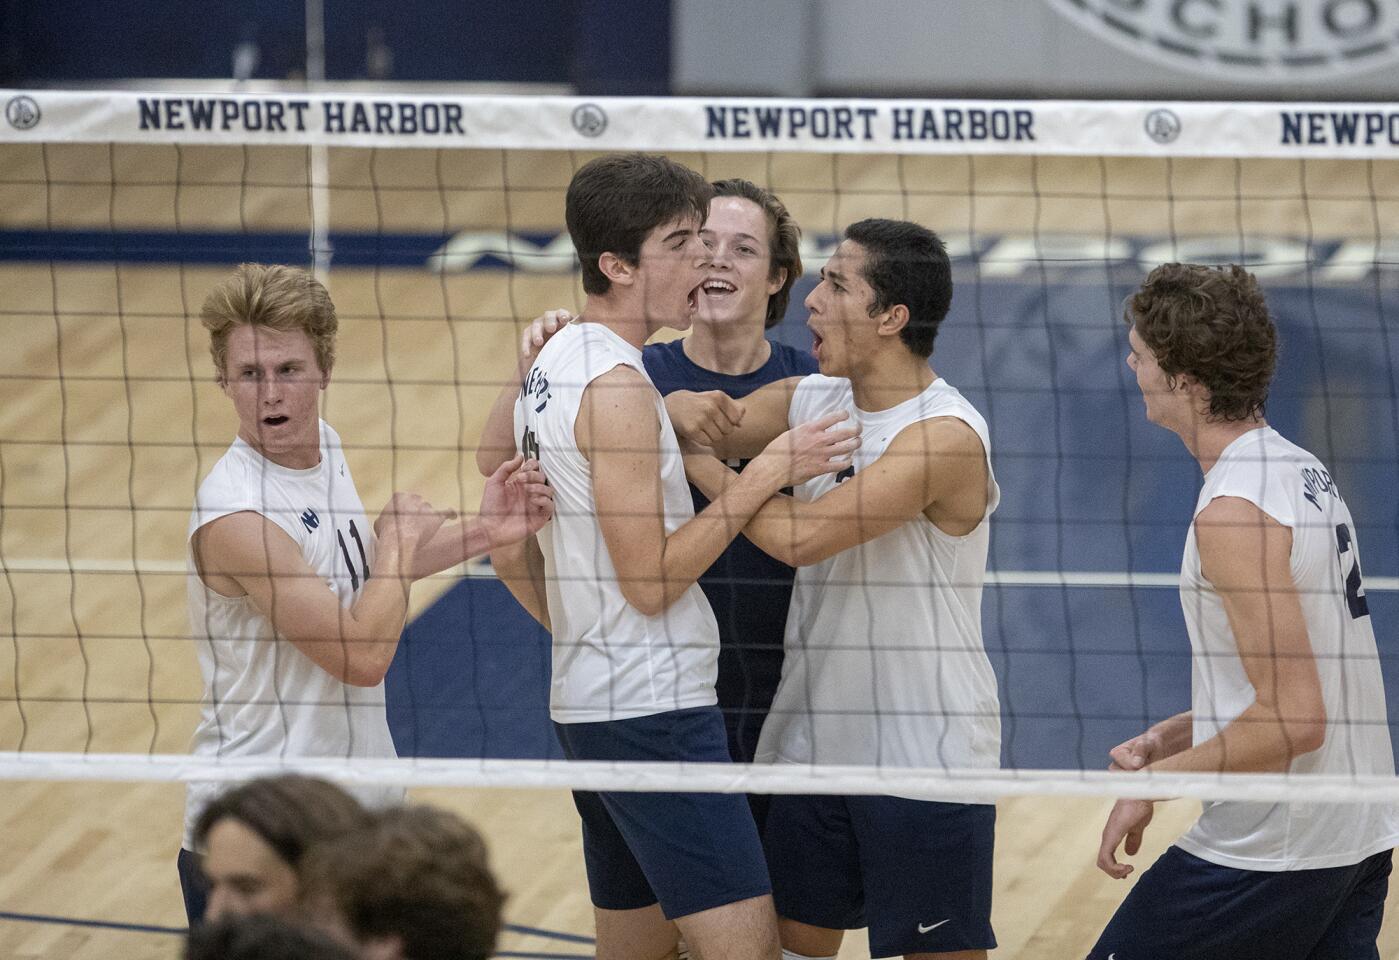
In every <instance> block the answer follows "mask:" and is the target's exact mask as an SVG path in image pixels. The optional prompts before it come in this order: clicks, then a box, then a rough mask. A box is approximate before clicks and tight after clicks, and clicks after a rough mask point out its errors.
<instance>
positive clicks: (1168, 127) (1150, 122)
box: [1144, 107, 1180, 143]
mask: <svg viewBox="0 0 1399 960" xmlns="http://www.w3.org/2000/svg"><path fill="white" fill-rule="evenodd" d="M1144 126H1145V127H1146V135H1147V136H1148V137H1150V138H1151V139H1153V140H1155V141H1156V142H1157V143H1171V142H1173V141H1174V140H1175V138H1176V137H1178V136H1180V117H1178V116H1176V115H1175V111H1173V110H1167V109H1165V108H1164V107H1162V108H1160V109H1157V110H1153V111H1151V112H1150V113H1148V114H1147V115H1146V123H1145V124H1144Z"/></svg>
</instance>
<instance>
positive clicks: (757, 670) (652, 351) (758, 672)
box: [641, 340, 816, 762]
mask: <svg viewBox="0 0 1399 960" xmlns="http://www.w3.org/2000/svg"><path fill="white" fill-rule="evenodd" d="M641 359H642V362H643V363H644V364H645V365H646V372H647V373H648V374H649V375H650V377H651V380H652V382H654V383H655V384H656V389H657V390H659V391H660V392H661V393H662V394H667V393H673V392H675V391H676V390H696V391H705V390H722V391H724V392H725V393H727V394H728V395H729V396H731V397H733V398H734V399H735V400H738V399H742V398H743V397H746V396H747V395H748V394H750V393H752V392H753V391H754V390H756V389H758V388H759V387H761V386H764V385H766V384H769V383H771V382H773V381H774V380H785V379H786V378H787V377H801V376H805V375H807V374H809V373H816V358H815V357H812V356H811V355H810V354H806V353H802V352H801V351H799V350H795V349H793V348H792V347H789V346H786V345H785V344H780V343H774V344H773V345H772V355H771V356H770V357H768V360H767V363H765V364H763V365H762V366H761V367H759V368H758V369H757V370H754V371H753V372H752V373H746V374H743V375H741V376H730V375H728V374H724V373H715V372H714V371H712V370H706V369H705V368H704V367H701V366H699V365H697V364H696V363H695V362H694V361H693V360H691V359H690V358H689V357H687V356H685V350H684V347H683V341H681V340H673V341H671V342H670V343H657V344H652V345H651V346H648V347H647V348H646V349H645V350H643V351H642V354H641ZM746 463H747V461H735V462H732V463H730V464H729V466H731V467H734V468H736V469H738V470H742V469H743V467H744V466H745V465H746ZM690 495H691V496H692V497H694V500H695V512H696V513H699V512H700V511H701V510H703V509H704V508H705V507H707V506H708V505H709V501H708V500H707V499H705V496H704V494H702V493H700V492H699V491H698V490H696V489H695V488H694V487H691V488H690ZM792 576H793V571H792V568H791V567H789V566H787V565H786V564H784V563H779V562H777V561H776V560H774V559H773V558H772V557H769V556H768V555H767V554H766V553H763V552H762V551H761V550H759V549H758V548H757V547H755V546H753V544H752V542H751V541H749V540H748V538H747V537H744V536H742V535H739V537H738V538H737V539H735V540H734V542H733V543H732V544H730V545H729V547H728V549H727V550H725V551H724V552H723V553H722V554H720V555H719V559H718V560H715V561H714V566H712V567H710V568H709V569H708V570H707V571H705V573H704V575H703V576H702V577H700V581H699V582H700V588H701V589H703V590H704V595H705V596H706V597H708V598H709V605H710V606H711V607H713V608H714V619H715V620H717V621H718V622H719V679H718V683H717V693H718V695H719V707H720V709H722V710H723V711H724V721H725V723H726V724H727V726H728V732H729V750H730V752H731V753H732V754H733V758H734V759H735V760H737V761H741V762H751V761H752V759H753V754H754V752H755V750H756V749H757V745H758V733H759V731H761V730H762V726H763V718H764V717H765V716H767V712H768V708H769V707H770V706H771V705H772V697H773V694H774V693H775V692H776V691H777V682H778V680H780V679H781V676H782V634H783V629H784V627H785V626H786V623H787V605H788V604H789V603H790V602H791V599H792Z"/></svg>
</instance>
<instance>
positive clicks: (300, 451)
mask: <svg viewBox="0 0 1399 960" xmlns="http://www.w3.org/2000/svg"><path fill="white" fill-rule="evenodd" d="M238 439H240V440H242V441H243V442H244V443H246V444H247V445H248V446H249V447H251V448H252V449H253V451H254V452H255V453H257V454H258V456H260V457H262V458H263V459H264V460H267V461H269V462H270V463H275V464H276V465H277V466H279V467H286V468H287V469H288V470H310V469H311V468H312V467H314V466H316V465H318V464H319V463H320V462H321V441H320V432H319V431H317V432H316V433H315V434H314V435H312V436H311V437H310V438H309V439H308V440H307V441H306V442H305V443H297V444H289V445H287V446H285V447H280V448H278V449H276V450H268V449H267V448H265V447H264V446H263V445H262V444H261V443H260V442H259V441H258V439H257V438H256V437H250V436H248V435H247V434H246V433H245V432H244V431H242V430H239V431H238Z"/></svg>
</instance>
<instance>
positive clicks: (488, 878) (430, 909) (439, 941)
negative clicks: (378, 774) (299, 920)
mask: <svg viewBox="0 0 1399 960" xmlns="http://www.w3.org/2000/svg"><path fill="white" fill-rule="evenodd" d="M304 876H305V893H304V896H303V911H304V914H305V915H306V917H307V918H308V920H309V922H312V923H314V924H316V925H317V926H319V927H321V928H322V929H324V930H326V931H327V932H330V933H332V934H333V935H335V936H337V937H339V938H340V939H342V940H343V941H344V942H347V943H354V944H356V945H357V946H358V948H359V950H360V954H361V956H362V957H364V958H366V960H485V958H487V957H489V956H490V955H491V954H492V953H493V952H494V950H495V942H496V936H497V935H498V934H499V932H500V923H501V919H500V911H501V905H502V904H503V903H504V901H505V896H504V894H502V893H501V891H500V888H499V887H498V886H497V885H496V881H495V877H494V876H493V875H492V874H491V871H490V867H489V866H488V864H487V860H486V845H485V843H484V841H482V839H481V836H480V834H478V833H477V832H476V831H475V830H474V829H473V828H472V827H471V826H470V825H469V824H468V823H467V822H466V821H464V820H462V819H461V818H460V817H458V816H457V815H456V814H453V813H450V812H448V811H446V810H440V809H437V808H434V807H427V806H417V805H414V806H406V807H398V808H394V809H390V810H385V811H383V812H382V813H378V814H375V815H374V819H373V822H372V823H371V824H369V825H368V826H366V827H365V828H363V829H361V830H357V831H355V832H353V833H349V834H346V835H344V836H342V837H339V838H338V839H336V840H333V841H330V842H328V843H324V844H320V845H318V846H317V847H316V848H315V849H314V850H313V851H312V852H311V855H310V856H309V857H308V858H307V862H306V870H305V873H304Z"/></svg>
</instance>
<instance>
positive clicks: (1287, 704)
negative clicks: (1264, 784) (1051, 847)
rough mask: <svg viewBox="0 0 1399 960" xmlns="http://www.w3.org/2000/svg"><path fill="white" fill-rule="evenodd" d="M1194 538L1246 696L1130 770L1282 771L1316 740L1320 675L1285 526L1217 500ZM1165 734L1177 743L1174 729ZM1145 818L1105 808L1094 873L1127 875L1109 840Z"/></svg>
mask: <svg viewBox="0 0 1399 960" xmlns="http://www.w3.org/2000/svg"><path fill="white" fill-rule="evenodd" d="M1195 540H1196V544H1197V545H1198V547H1199V551H1200V567H1201V570H1202V572H1203V573H1204V575H1205V577H1206V578H1207V579H1208V580H1209V581H1210V583H1211V585H1212V586H1213V587H1214V588H1215V590H1216V591H1218V593H1219V595H1220V600H1221V601H1222V602H1223V604H1224V612H1225V615H1226V616H1227V617H1228V619H1229V627H1230V629H1231V630H1232V631H1233V634H1234V637H1235V639H1236V640H1237V642H1238V645H1239V659H1240V661H1241V662H1242V663H1243V667H1244V672H1245V673H1246V674H1247V676H1248V680H1249V683H1250V684H1251V685H1252V686H1253V690H1254V701H1253V703H1252V704H1251V705H1250V706H1249V707H1248V708H1247V709H1245V710H1244V712H1243V713H1241V714H1239V716H1238V717H1236V718H1234V720H1233V721H1231V722H1230V723H1229V724H1228V725H1227V726H1225V727H1224V729H1223V730H1221V731H1220V732H1219V733H1218V734H1216V735H1215V736H1213V737H1211V738H1210V739H1208V740H1206V741H1204V742H1202V743H1200V744H1199V745H1197V746H1193V747H1187V748H1185V749H1182V750H1177V751H1175V752H1172V753H1170V754H1169V755H1166V756H1164V757H1162V758H1161V759H1160V760H1156V761H1152V762H1148V763H1147V764H1145V765H1143V766H1141V767H1139V768H1138V769H1150V770H1160V771H1163V772H1201V771H1203V772H1210V773H1215V772H1226V771H1231V772H1241V773H1245V772H1246V773H1253V772H1269V771H1282V770H1286V769H1287V767H1288V764H1289V763H1291V762H1292V760H1293V759H1294V758H1295V757H1298V756H1300V755H1302V754H1304V753H1310V752H1311V751H1313V750H1316V749H1318V748H1319V747H1320V746H1321V744H1322V742H1323V741H1324V740H1325V738H1326V705H1325V703H1324V701H1323V700H1322V695H1321V680H1320V678H1319V677H1318V676H1317V669H1316V658H1315V657H1314V656H1313V654H1312V648H1311V642H1310V640H1309V639H1308V637H1307V628H1306V621H1305V620H1304V619H1303V615H1302V606H1301V603H1300V602H1299V601H1298V598H1297V588H1296V585H1295V584H1294V582H1293V580H1292V570H1291V553H1292V531H1291V530H1289V529H1288V528H1287V527H1284V526H1283V525H1282V524H1280V523H1278V522H1277V521H1276V520H1274V519H1273V518H1271V517H1269V516H1268V515H1267V514H1265V513H1264V512H1263V511H1262V510H1260V509H1258V507H1257V506H1255V505H1254V504H1252V503H1250V502H1248V501H1247V500H1242V499H1239V498H1237V497H1220V498H1218V499H1216V500H1214V501H1213V502H1211V503H1210V505H1209V506H1207V507H1206V508H1205V509H1204V510H1202V511H1200V514H1199V515H1198V516H1197V517H1196V518H1195ZM1168 736H1170V737H1171V738H1172V739H1173V740H1176V741H1178V740H1179V737H1180V736H1181V734H1180V731H1179V725H1177V726H1175V727H1172V728H1170V731H1169V732H1168ZM1150 819H1151V802H1150V801H1146V800H1119V801H1118V802H1117V803H1116V804H1114V806H1113V810H1112V813H1111V814H1110V815H1109V817H1108V823H1107V825H1106V826H1105V827H1104V828H1103V839H1102V843H1101V845H1100V848H1099V852H1098V866H1099V868H1100V869H1102V870H1103V872H1104V873H1107V874H1108V875H1109V876H1113V877H1117V878H1119V879H1120V878H1122V877H1125V876H1127V875H1128V874H1129V873H1130V872H1131V867H1130V866H1129V865H1127V864H1122V863H1119V862H1118V861H1117V858H1116V850H1117V846H1118V844H1119V843H1122V842H1123V841H1124V840H1126V842H1127V844H1126V847H1125V850H1126V852H1127V853H1128V854H1129V855H1131V854H1134V853H1136V851H1137V849H1138V848H1139V847H1140V843H1141V839H1140V838H1141V831H1142V830H1143V829H1145V827H1146V824H1147V823H1148V822H1149V821H1150ZM1133 837H1135V838H1136V840H1135V842H1133Z"/></svg>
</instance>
